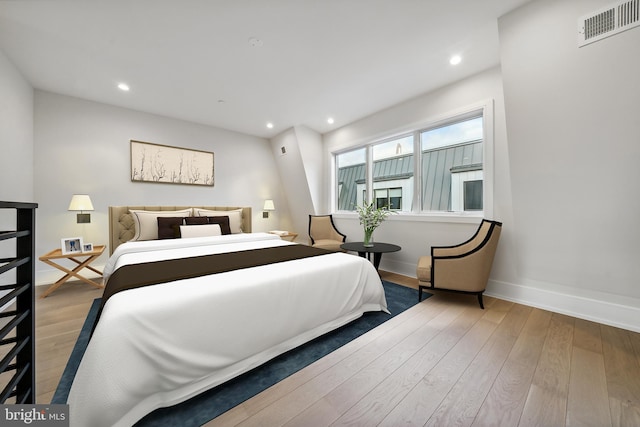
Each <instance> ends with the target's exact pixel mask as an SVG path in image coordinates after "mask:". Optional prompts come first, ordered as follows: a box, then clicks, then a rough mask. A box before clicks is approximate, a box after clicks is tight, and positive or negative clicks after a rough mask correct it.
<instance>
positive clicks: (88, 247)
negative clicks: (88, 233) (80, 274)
mask: <svg viewBox="0 0 640 427" xmlns="http://www.w3.org/2000/svg"><path fill="white" fill-rule="evenodd" d="M82 252H83V253H85V252H93V243H83V244H82Z"/></svg>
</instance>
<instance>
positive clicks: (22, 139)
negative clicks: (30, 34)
mask: <svg viewBox="0 0 640 427" xmlns="http://www.w3.org/2000/svg"><path fill="white" fill-rule="evenodd" d="M0 152H2V156H0V180H1V182H2V184H1V185H0V200H3V201H11V202H33V201H34V200H33V89H32V88H31V85H30V84H29V83H28V82H27V81H26V80H25V79H24V77H22V75H21V74H20V72H19V71H18V70H17V69H16V68H15V67H14V66H13V64H12V63H11V62H10V61H9V59H8V58H7V57H6V56H5V55H4V53H3V52H2V51H0ZM14 226H15V224H14Z"/></svg>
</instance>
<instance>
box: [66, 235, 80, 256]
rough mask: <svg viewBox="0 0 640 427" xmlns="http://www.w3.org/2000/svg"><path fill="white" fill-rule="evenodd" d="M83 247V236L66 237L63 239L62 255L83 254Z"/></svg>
mask: <svg viewBox="0 0 640 427" xmlns="http://www.w3.org/2000/svg"><path fill="white" fill-rule="evenodd" d="M83 247H84V244H83V242H82V237H66V238H64V239H62V255H70V254H81V253H82V252H83V251H82V249H83Z"/></svg>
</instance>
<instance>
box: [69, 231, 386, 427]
mask: <svg viewBox="0 0 640 427" xmlns="http://www.w3.org/2000/svg"><path fill="white" fill-rule="evenodd" d="M233 236H235V237H233ZM221 237H222V238H221ZM206 240H210V241H209V242H206ZM139 243H145V244H143V245H140V244H139ZM155 243H157V244H158V245H159V247H160V249H159V250H152V249H150V246H153V245H152V244H150V243H148V242H136V243H131V244H128V243H125V244H123V245H120V246H119V247H118V248H117V250H116V251H115V252H114V254H113V255H112V257H111V258H110V259H109V262H108V264H107V268H105V277H106V276H108V275H109V274H111V273H112V272H113V271H115V269H117V268H119V267H121V266H124V265H129V264H135V263H141V262H149V261H154V260H161V259H169V258H182V257H185V256H194V255H205V254H213V253H223V252H233V251H239V250H247V249H255V248H262V247H274V246H281V245H290V244H292V243H289V242H286V241H283V240H281V239H280V238H279V237H278V236H274V235H270V234H267V233H252V234H245V235H231V236H219V237H218V238H194V239H176V240H170V241H166V242H165V241H156V242H155ZM136 246H137V247H138V248H137V249H135V247H136ZM381 310H383V311H386V300H385V296H384V289H383V287H382V284H381V281H380V278H379V276H378V273H377V272H376V270H375V268H373V266H372V265H371V263H370V262H369V261H367V260H366V259H364V258H360V257H357V256H353V255H349V254H344V253H332V254H328V255H321V256H316V257H311V258H305V259H300V260H295V261H287V262H281V263H276V264H270V265H266V266H260V267H252V268H247V269H242V270H236V271H231V272H225V273H218V274H214V275H210V276H204V277H199V278H193V279H186V280H179V281H175V282H169V283H164V284H159V285H153V286H146V287H142V288H137V289H132V290H127V291H124V292H120V293H118V294H115V295H114V296H112V297H111V298H110V299H109V300H108V302H107V303H106V305H105V307H104V309H103V311H102V315H101V317H100V321H99V322H98V324H97V326H96V328H95V331H94V333H93V336H92V338H91V340H90V342H89V345H88V347H87V350H86V352H85V355H84V357H83V359H82V361H81V363H80V366H79V368H78V372H77V374H76V376H75V379H74V382H73V385H72V386H71V390H70V393H69V398H68V401H67V402H68V403H69V405H70V408H69V413H70V422H71V426H72V427H85V426H96V427H99V426H130V425H133V424H134V423H135V422H136V421H137V420H139V419H140V418H142V417H143V416H144V415H146V414H148V413H149V412H152V411H153V410H155V409H157V408H160V407H165V406H170V405H174V404H176V403H179V402H182V401H185V400H187V399H189V398H191V397H193V396H195V395H197V394H199V393H201V392H203V391H205V390H208V389H210V388H212V387H214V386H216V385H218V384H221V383H223V382H225V381H227V380H229V379H231V378H233V377H236V376H238V375H239V374H241V373H243V372H246V371H248V370H250V369H252V368H254V367H256V366H258V365H261V364H262V363H264V362H266V361H268V360H270V359H272V358H273V357H275V356H277V355H279V354H281V353H283V352H285V351H288V350H290V349H292V348H295V347H297V346H298V345H301V344H303V343H305V342H307V341H309V340H311V339H313V338H316V337H318V336H320V335H322V334H324V333H326V332H328V331H330V330H333V329H335V328H337V327H339V326H342V325H344V324H346V323H348V322H350V321H352V320H355V319H356V318H358V317H360V316H362V314H363V313H364V312H366V311H381Z"/></svg>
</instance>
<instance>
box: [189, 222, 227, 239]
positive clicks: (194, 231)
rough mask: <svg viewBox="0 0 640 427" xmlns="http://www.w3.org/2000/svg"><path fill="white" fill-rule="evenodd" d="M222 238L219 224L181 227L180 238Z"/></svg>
mask: <svg viewBox="0 0 640 427" xmlns="http://www.w3.org/2000/svg"><path fill="white" fill-rule="evenodd" d="M208 236H222V230H221V229H220V225H219V224H203V225H181V226H180V237H182V238H185V237H208Z"/></svg>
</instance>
